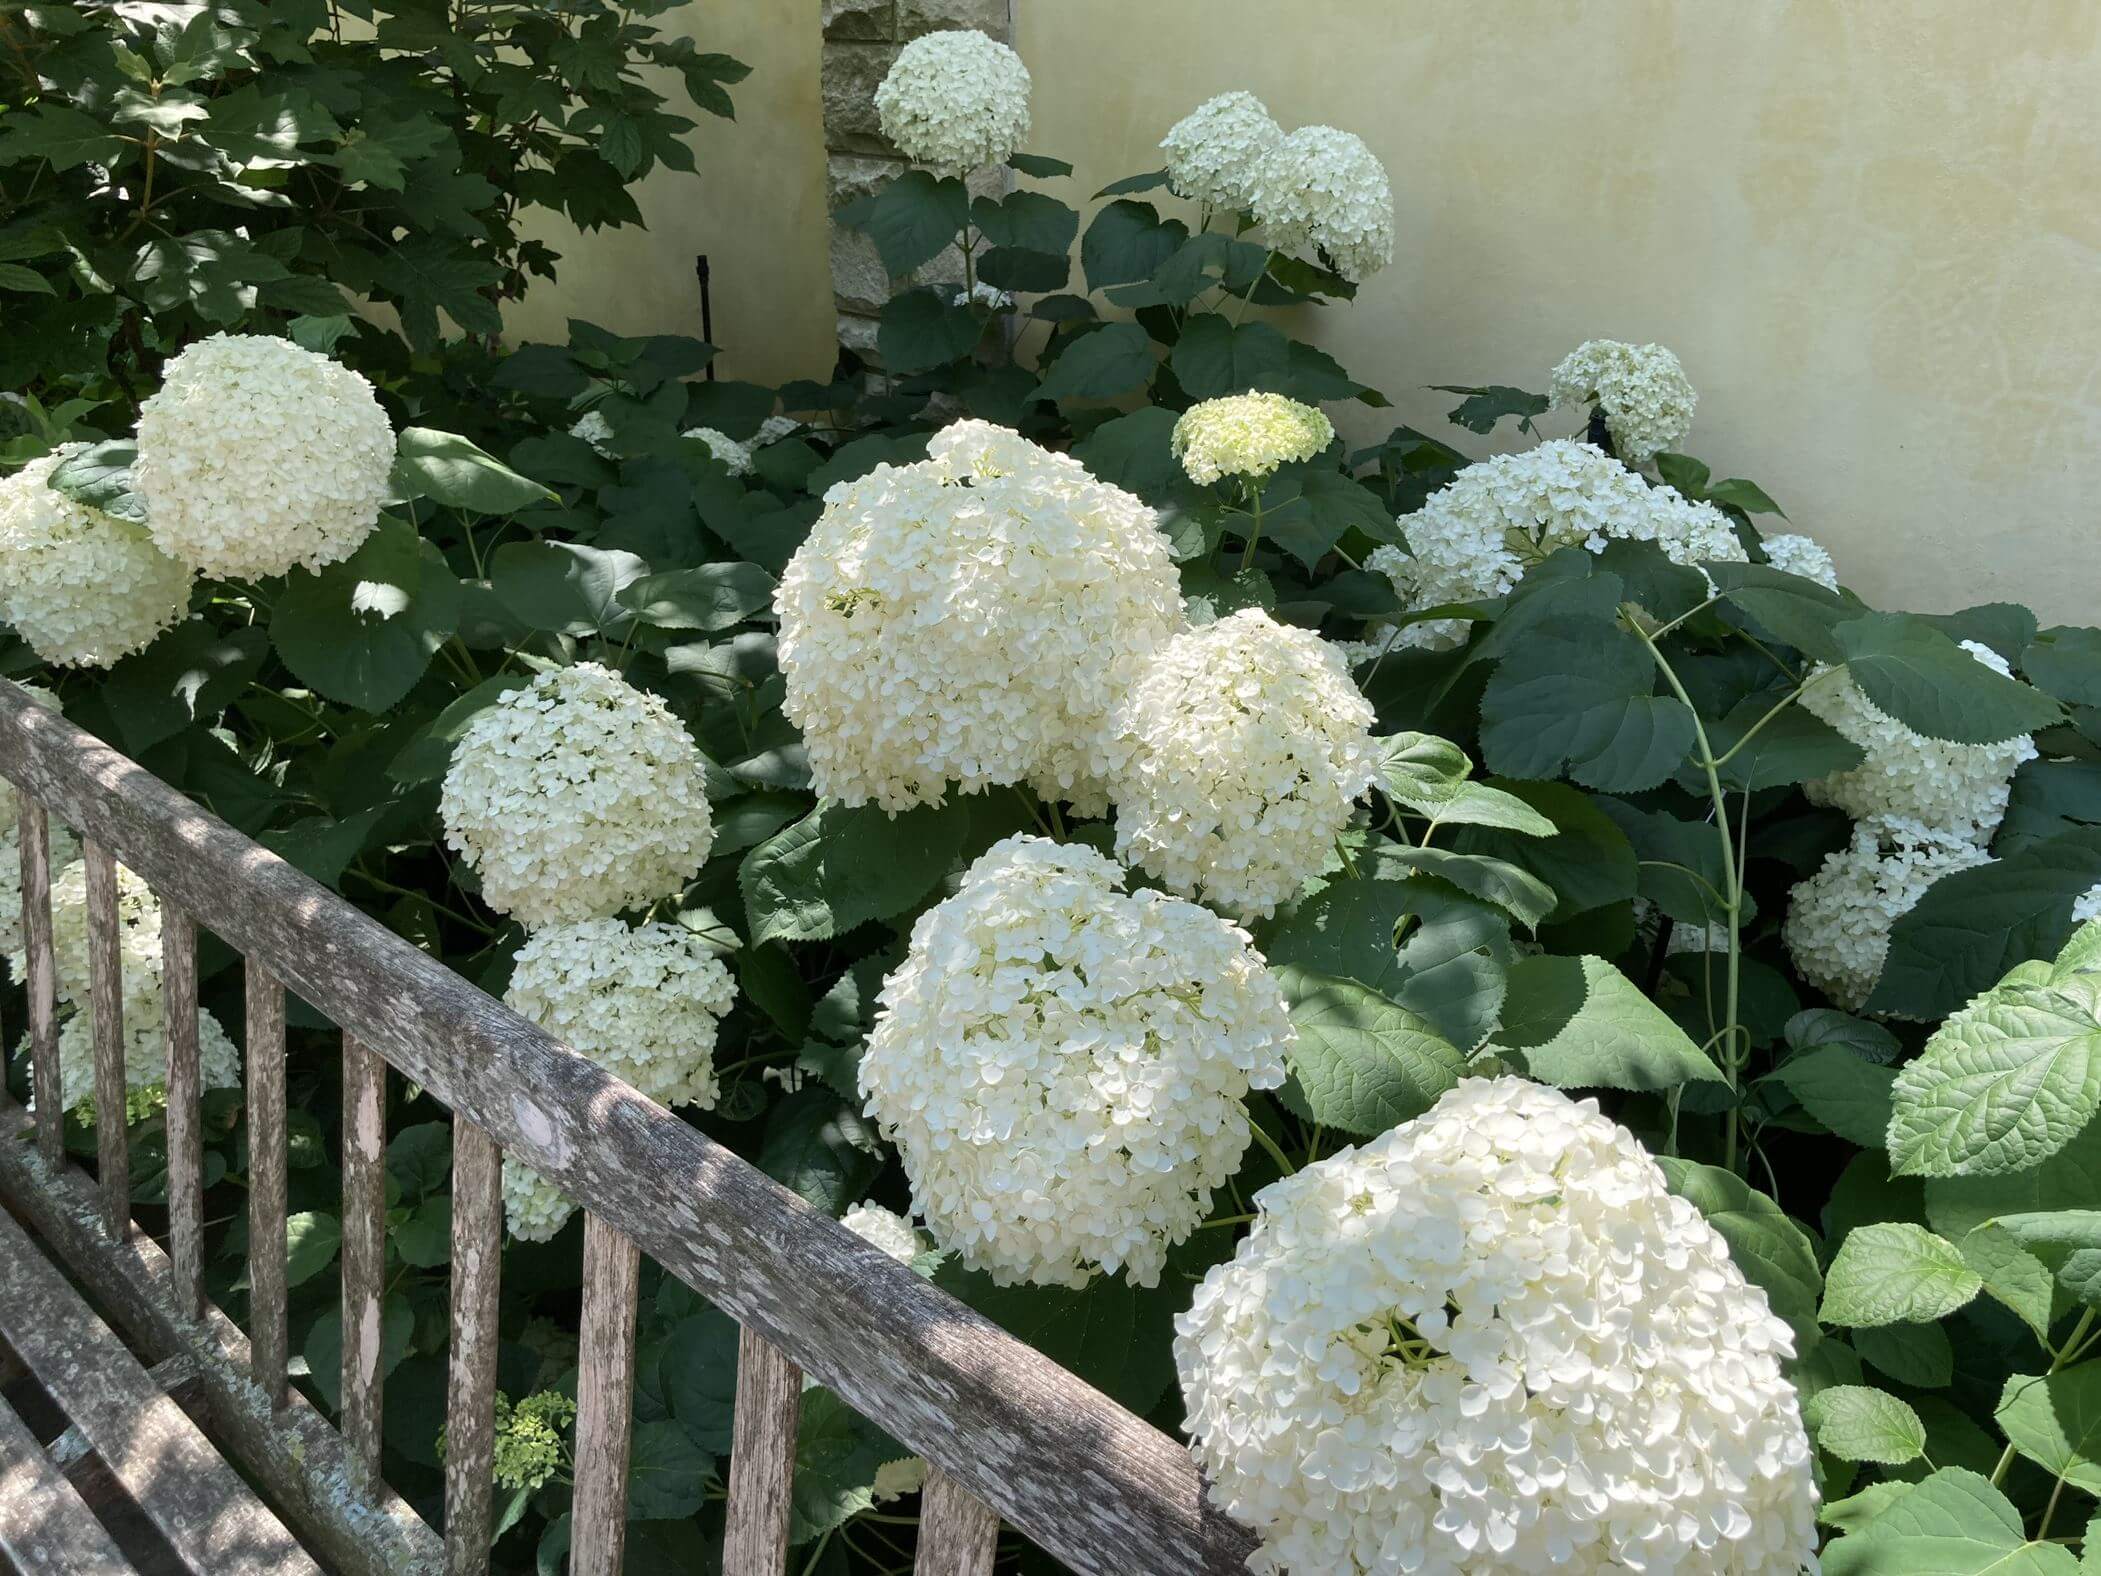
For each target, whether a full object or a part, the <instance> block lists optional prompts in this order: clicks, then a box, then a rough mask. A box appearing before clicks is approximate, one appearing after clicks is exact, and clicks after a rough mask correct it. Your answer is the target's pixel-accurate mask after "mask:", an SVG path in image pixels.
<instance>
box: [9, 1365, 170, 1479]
mask: <svg viewBox="0 0 2101 1576" xmlns="http://www.w3.org/2000/svg"><path fill="white" fill-rule="evenodd" d="M146 1377H147V1378H149V1379H151V1380H152V1381H153V1385H154V1388H155V1389H157V1390H159V1391H160V1392H161V1393H162V1394H164V1395H166V1396H169V1397H170V1398H172V1399H173V1400H174V1402H175V1404H176V1405H177V1406H179V1407H181V1408H182V1409H183V1411H185V1412H187V1413H188V1414H189V1417H190V1421H191V1422H193V1423H196V1424H197V1426H198V1427H199V1428H202V1427H204V1426H205V1425H204V1423H203V1421H202V1417H203V1415H204V1413H205V1411H206V1409H207V1407H208V1406H209V1401H208V1399H207V1397H206V1396H205V1393H204V1376H203V1374H202V1373H201V1372H199V1370H198V1367H197V1360H196V1359H195V1358H194V1357H191V1356H190V1355H189V1354H188V1353H187V1352H182V1353H178V1354H177V1355H175V1356H173V1357H171V1358H169V1359H168V1360H167V1361H166V1362H164V1363H155V1364H154V1365H153V1366H152V1367H151V1368H149V1369H147V1370H146ZM94 1451H95V1447H94V1446H93V1445H91V1444H89V1443H88V1436H87V1435H85V1434H83V1433H82V1432H81V1431H80V1430H79V1429H78V1428H68V1429H67V1430H66V1431H65V1432H64V1433H62V1434H60V1435H59V1436H58V1438H56V1439H54V1440H52V1441H51V1443H50V1444H48V1445H46V1446H44V1454H45V1455H47V1456H49V1457H50V1458H51V1460H52V1462H53V1463H54V1464H55V1465H56V1466H57V1467H58V1469H59V1470H60V1471H61V1472H65V1473H67V1474H68V1475H70V1474H71V1472H72V1469H73V1468H74V1467H75V1466H76V1465H78V1464H79V1463H81V1462H83V1461H86V1460H88V1459H90V1458H91V1457H92V1456H93V1455H94Z"/></svg>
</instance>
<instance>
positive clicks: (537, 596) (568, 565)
mask: <svg viewBox="0 0 2101 1576" xmlns="http://www.w3.org/2000/svg"><path fill="white" fill-rule="evenodd" d="M648 569H649V566H648V565H647V564H645V563H644V562H643V561H642V560H641V559H639V558H637V557H636V556H635V555H634V554H633V553H622V552H612V551H607V550H604V549H601V548H596V547H587V546H585V545H584V544H583V543H582V542H548V541H539V542H506V543H504V544H503V546H501V547H499V548H497V549H496V551H495V552H494V553H492V554H490V556H489V585H490V587H491V589H493V590H494V591H495V593H496V597H497V600H498V601H500V602H502V604H503V605H504V607H506V608H507V609H509V611H510V612H511V613H512V615H513V616H515V617H517V618H518V619H520V620H522V621H523V622H524V623H525V624H526V625H527V626H528V627H529V628H532V629H551V630H555V631H557V632H559V633H562V634H569V635H594V634H604V633H606V632H608V631H610V630H613V629H615V628H618V627H619V626H621V625H623V624H625V623H626V622H627V621H628V619H629V617H630V616H631V614H630V612H629V610H628V609H627V608H626V607H625V606H623V605H622V604H621V601H620V593H621V592H622V591H623V590H625V589H626V588H627V587H628V586H630V585H632V584H634V582H636V581H637V580H640V579H641V578H642V577H643V576H644V575H645V574H646V573H648Z"/></svg>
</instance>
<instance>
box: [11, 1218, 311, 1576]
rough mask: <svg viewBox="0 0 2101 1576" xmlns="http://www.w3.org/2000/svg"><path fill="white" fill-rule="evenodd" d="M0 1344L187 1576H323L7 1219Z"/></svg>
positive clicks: (250, 1490) (120, 1344)
mask: <svg viewBox="0 0 2101 1576" xmlns="http://www.w3.org/2000/svg"><path fill="white" fill-rule="evenodd" d="M0 1335H4V1336H5V1337H6V1339H7V1343H8V1345H10V1346H12V1347H13V1348H14V1349H15V1351H16V1352H17V1353H19V1354H20V1356H21V1358H22V1360H23V1361H24V1362H25V1363H27V1364H28V1365H29V1371H30V1372H31V1373H32V1374H34V1375H35V1376H36V1381H37V1383H38V1384H39V1385H41V1386H42V1387H43V1388H44V1390H45V1392H46V1393H47V1394H49V1395H50V1397H51V1398H52V1400H54V1401H56V1402H57V1403H58V1405H59V1407H60V1409H61V1410H62V1411H64V1412H65V1414H66V1416H67V1417H69V1418H71V1419H72V1421H73V1424H74V1426H75V1427H77V1428H78V1429H79V1430H80V1432H81V1433H82V1434H83V1435H84V1436H85V1437H86V1439H87V1441H88V1443H89V1444H91V1445H92V1446H94V1449H95V1454H96V1455H98V1456H99V1457H101V1458H102V1462H103V1465H105V1466H107V1467H108V1468H109V1470H110V1471H111V1473H112V1474H114V1475H115V1477H116V1479H117V1481H119V1482H120V1483H122V1484H123V1485H124V1488H125V1490H126V1492H127V1493H129V1494H130V1496H131V1498H132V1499H133V1501H135V1502H136V1503H137V1505H138V1507H139V1508H140V1509H141V1510H143V1511H144V1512H145V1513H146V1515H147V1517H148V1518H149V1519H150V1520H151V1521H152V1523H153V1525H154V1528H155V1530H156V1531H158V1532H159V1533H160V1534H161V1536H162V1537H164V1538H166V1539H167V1540H168V1543H169V1545H170V1546H171V1547H172V1548H173V1549H174V1550H175V1552H176V1553H177V1554H178V1555H180V1556H181V1557H182V1558H183V1559H184V1560H185V1561H187V1562H188V1564H189V1566H190V1568H191V1569H192V1570H195V1571H199V1572H206V1571H208V1572H211V1573H212V1576H321V1567H320V1566H319V1565H317V1564H315V1563H314V1561H313V1560H312V1558H311V1557H309V1556H308V1555H307V1554H306V1552H305V1551H304V1550H303V1549H301V1548H300V1547H299V1544H298V1542H297V1540H295V1539H294V1538H293V1536H292V1534H291V1533H290V1532H289V1531H288V1530H287V1529H286V1527H285V1525H284V1523H283V1522H281V1521H279V1520H278V1519H277V1517H276V1516H275V1515H273V1514H272V1513H271V1512H270V1510H269V1508H268V1507H267V1506H266V1505H264V1504H263V1502H262V1501H261V1500H260V1499H259V1498H257V1497H256V1494H255V1491H254V1490H253V1489H251V1488H249V1487H248V1485H247V1484H246V1483H244V1482H242V1481H241V1476H240V1474H239V1473H237V1472H235V1471H234V1469H233V1468H232V1466H230V1465H229V1464H228V1463H227V1462H226V1461H225V1460H224V1459H223V1458H221V1456H220V1455H219V1453H218V1451H217V1450H215V1449H213V1448H212V1445H211V1442H210V1441H209V1440H207V1439H206V1438H205V1437H204V1435H203V1434H202V1433H200V1432H199V1431H198V1429H197V1425H196V1424H194V1423H192V1422H191V1421H190V1420H189V1418H188V1417H187V1416H186V1415H185V1414H184V1412H183V1410H182V1408H181V1407H179V1406H177V1405H176V1404H175V1402H174V1400H173V1399H171V1398H170V1397H169V1396H167V1395H165V1394H163V1393H162V1392H161V1390H160V1389H159V1387H158V1386H156V1385H155V1384H154V1383H153V1381H152V1380H151V1379H150V1378H148V1377H147V1374H146V1371H145V1369H143V1368H141V1367H140V1366H139V1363H138V1360H137V1359H136V1358H135V1357H133V1356H132V1355H131V1353H130V1352H128V1351H127V1350H125V1348H124V1344H123V1343H122V1342H121V1341H119V1340H118V1339H117V1337H116V1336H115V1334H113V1333H112V1332H111V1331H110V1329H109V1328H108V1326H106V1325H104V1324H103V1323H102V1322H101V1321H100V1320H99V1319H97V1318H96V1317H95V1316H94V1314H93V1313H91V1312H90V1311H89V1309H88V1306H87V1304H86V1303H84V1302H82V1301H81V1300H80V1296H79V1294H78V1293H77V1292H75V1291H74V1290H73V1289H72V1287H70V1286H68V1285H67V1284H66V1282H65V1279H64V1277H62V1276H61V1275H60V1274H59V1273H58V1271H57V1270H56V1269H54V1268H52V1266H51V1265H50V1264H48V1263H46V1262H45V1259H44V1256H43V1255H42V1254H41V1253H39V1252H38V1251H37V1249H36V1247H35V1245H34V1244H33V1243H31V1241H30V1240H29V1235H28V1233H26V1232H25V1231H23V1230H22V1228H21V1227H20V1226H18V1225H16V1224H15V1222H14V1220H13V1218H12V1217H10V1216H8V1215H5V1214H0Z"/></svg>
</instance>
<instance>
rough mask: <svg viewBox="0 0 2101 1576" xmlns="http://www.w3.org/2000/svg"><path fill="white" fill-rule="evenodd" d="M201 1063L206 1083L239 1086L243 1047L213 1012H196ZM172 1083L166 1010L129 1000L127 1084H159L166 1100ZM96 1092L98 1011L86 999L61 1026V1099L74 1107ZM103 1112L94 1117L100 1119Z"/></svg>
mask: <svg viewBox="0 0 2101 1576" xmlns="http://www.w3.org/2000/svg"><path fill="white" fill-rule="evenodd" d="M197 1067H198V1073H199V1076H200V1078H201V1080H202V1085H201V1086H202V1087H203V1088H206V1089H238V1088H239V1087H240V1086H241V1053H240V1052H239V1051H238V1050H236V1049H235V1048H234V1043H233V1040H232V1039H231V1038H230V1037H229V1036H228V1035H227V1033H226V1029H225V1027H224V1026H223V1025H222V1024H221V1023H220V1022H219V1020H218V1019H217V1018H215V1017H214V1016H212V1014H211V1013H210V1012H207V1011H205V1010H204V1009H202V1008H199V1009H198V1012H197ZM167 1083H168V1028H167V1019H166V1017H165V1016H164V1014H163V1013H162V1012H161V1011H160V1010H158V1009H157V1008H156V1010H154V1011H152V1012H150V1013H148V1012H135V1011H133V1010H132V1007H131V1004H129V1003H127V1005H126V1008H125V1012H124V1086H125V1088H126V1089H127V1090H129V1091H130V1092H131V1093H132V1094H134V1095H136V1094H139V1093H141V1092H142V1091H146V1090H151V1089H159V1090H161V1091H163V1093H162V1095H161V1101H160V1103H162V1104H165V1103H166V1098H167V1097H166V1094H165V1090H166V1088H167ZM94 1092H95V1012H94V1009H93V1008H92V1007H90V1006H88V1005H86V1003H85V999H84V998H83V1004H82V1006H81V1007H80V1010H79V1011H77V1012H75V1013H74V1014H73V1015H72V1016H71V1017H69V1018H67V1019H66V1021H65V1023H64V1024H63V1025H62V1026H61V1027H60V1029H59V1031H58V1094H59V1105H60V1107H61V1108H62V1109H64V1110H67V1111H70V1110H72V1109H73V1108H74V1107H75V1106H77V1105H79V1104H80V1102H81V1101H83V1100H85V1099H87V1098H88V1097H89V1096H90V1095H92V1094H93V1093H94ZM101 1116H102V1113H101V1112H100V1111H97V1112H96V1113H95V1117H96V1120H97V1121H100V1120H101Z"/></svg>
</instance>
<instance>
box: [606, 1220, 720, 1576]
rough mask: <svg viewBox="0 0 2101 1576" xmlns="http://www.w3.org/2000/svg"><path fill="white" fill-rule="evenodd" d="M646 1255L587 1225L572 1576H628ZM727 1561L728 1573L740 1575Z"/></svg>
mask: <svg viewBox="0 0 2101 1576" xmlns="http://www.w3.org/2000/svg"><path fill="white" fill-rule="evenodd" d="M641 1276H642V1256H641V1252H640V1250H639V1249H637V1248H636V1246H635V1245H634V1243H633V1242H631V1241H629V1240H628V1239H627V1238H626V1237H624V1236H622V1235H621V1234H620V1233H619V1232H618V1231H616V1230H615V1229H614V1228H613V1227H611V1226H609V1225H607V1224H606V1223H605V1222H604V1221H602V1220H600V1219H599V1218H598V1217H597V1216H596V1215H591V1216H587V1217H586V1218H585V1220H584V1316H583V1328H582V1329H581V1330H580V1331H579V1332H578V1338H577V1353H576V1500H575V1504H574V1507H573V1509H572V1510H571V1511H570V1515H569V1576H620V1563H621V1552H622V1548H623V1546H624V1544H625V1542H626V1538H627V1458H628V1445H629V1434H630V1431H631V1428H632V1425H633V1422H634V1391H635V1302H636V1299H637V1297H638V1296H639V1295H640V1290H641ZM737 1568H738V1567H737V1566H736V1564H735V1562H734V1561H726V1562H725V1565H724V1569H725V1570H735V1569H737Z"/></svg>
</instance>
